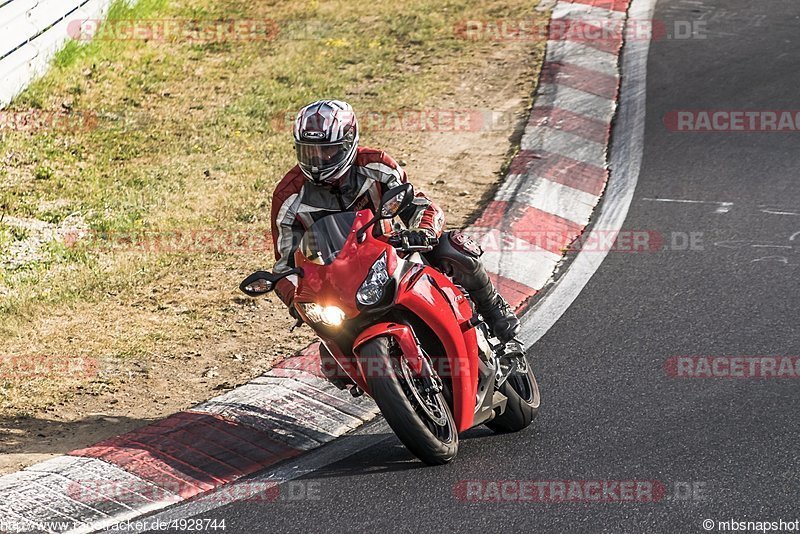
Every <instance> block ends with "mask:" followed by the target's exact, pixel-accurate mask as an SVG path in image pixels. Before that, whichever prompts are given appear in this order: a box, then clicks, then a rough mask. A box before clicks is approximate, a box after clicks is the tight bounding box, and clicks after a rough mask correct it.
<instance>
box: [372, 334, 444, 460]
mask: <svg viewBox="0 0 800 534" xmlns="http://www.w3.org/2000/svg"><path fill="white" fill-rule="evenodd" d="M358 357H359V360H360V361H361V365H362V369H364V370H365V373H364V374H365V375H366V376H365V379H366V382H367V385H368V386H369V390H370V394H371V396H372V398H373V399H374V400H375V403H376V404H377V405H378V408H380V410H381V414H383V417H384V418H385V419H386V422H387V423H389V426H390V427H391V428H392V430H393V431H394V433H395V434H397V437H398V438H400V441H402V442H403V444H404V445H405V446H406V447H407V448H408V450H410V451H411V452H412V453H413V454H414V456H416V457H417V458H419V459H420V460H422V461H423V462H425V463H426V464H428V465H442V464H446V463H448V462H450V461H451V460H452V459H453V458H455V456H456V453H457V452H458V430H457V428H456V424H455V421H454V420H453V414H452V412H451V411H450V407H449V406H448V404H447V402H446V401H445V399H444V396H443V395H442V393H441V392H438V393H433V392H430V391H426V390H425V386H426V383H425V381H424V380H422V379H421V378H419V377H416V376H414V375H413V373H412V372H411V370H410V369H409V368H408V364H407V363H406V361H405V358H403V357H402V356H393V355H392V354H391V342H390V339H389V338H388V337H378V338H375V339H371V340H370V341H368V342H366V343H365V344H364V345H363V346H362V347H361V348H360V350H359V354H358Z"/></svg>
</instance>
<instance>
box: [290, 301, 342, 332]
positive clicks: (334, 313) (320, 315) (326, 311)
mask: <svg viewBox="0 0 800 534" xmlns="http://www.w3.org/2000/svg"><path fill="white" fill-rule="evenodd" d="M300 305H301V306H302V307H303V313H305V315H306V318H308V320H309V321H311V322H312V323H322V324H324V325H326V326H339V325H340V324H342V321H344V319H345V315H344V312H343V311H342V309H341V308H339V307H338V306H320V305H319V304H317V303H316V302H303V303H301V304H300Z"/></svg>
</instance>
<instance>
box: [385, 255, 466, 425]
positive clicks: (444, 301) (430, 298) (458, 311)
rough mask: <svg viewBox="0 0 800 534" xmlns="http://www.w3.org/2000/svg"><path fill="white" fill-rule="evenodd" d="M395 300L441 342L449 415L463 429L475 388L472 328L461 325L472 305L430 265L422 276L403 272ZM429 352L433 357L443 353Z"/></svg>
mask: <svg viewBox="0 0 800 534" xmlns="http://www.w3.org/2000/svg"><path fill="white" fill-rule="evenodd" d="M397 304H399V305H400V306H403V307H405V308H408V309H409V310H410V311H412V312H413V313H414V314H416V315H417V316H419V317H420V318H421V319H422V320H423V321H425V323H426V324H427V325H428V326H429V327H430V328H431V329H432V330H433V331H434V333H436V335H437V336H438V337H439V340H440V341H441V342H442V345H444V349H445V352H446V353H447V354H446V356H447V361H448V363H449V367H450V376H451V379H452V383H453V417H454V418H455V422H456V425H458V430H459V432H463V431H464V430H467V429H468V428H470V427H472V422H473V420H474V416H475V398H476V395H477V392H478V340H477V337H476V335H475V330H474V329H469V330H467V331H466V332H462V328H461V325H462V324H463V323H464V322H466V321H469V320H470V319H471V318H472V307H471V306H470V304H469V302H468V301H467V300H466V298H464V296H463V295H461V293H460V292H459V291H458V290H457V289H456V288H455V287H454V286H453V283H452V282H451V281H450V280H449V279H448V278H447V277H446V276H444V275H443V274H441V273H440V272H438V271H436V270H435V269H432V268H430V267H425V269H424V273H423V274H422V276H419V275H416V276H409V275H407V276H406V279H404V280H403V282H402V284H401V288H400V291H399V293H398V297H397ZM430 356H431V357H433V359H434V360H436V359H437V358H436V357H437V356H443V355H438V354H431V355H430ZM441 374H442V375H445V376H446V375H447V373H445V372H441Z"/></svg>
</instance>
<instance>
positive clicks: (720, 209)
mask: <svg viewBox="0 0 800 534" xmlns="http://www.w3.org/2000/svg"><path fill="white" fill-rule="evenodd" d="M642 200H644V201H647V202H674V203H677V204H712V205H714V206H717V208H716V209H715V210H714V212H715V213H728V212H729V211H731V208H732V207H733V202H716V201H713V200H685V199H677V198H643V199H642Z"/></svg>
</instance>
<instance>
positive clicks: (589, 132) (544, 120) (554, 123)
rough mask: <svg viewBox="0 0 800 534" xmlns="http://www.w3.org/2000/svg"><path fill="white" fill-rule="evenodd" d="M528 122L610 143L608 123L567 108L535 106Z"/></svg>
mask: <svg viewBox="0 0 800 534" xmlns="http://www.w3.org/2000/svg"><path fill="white" fill-rule="evenodd" d="M528 124H530V125H533V126H541V127H543V128H553V129H554V130H558V131H561V132H567V133H570V134H572V135H577V136H580V137H583V138H584V139H588V140H589V141H592V142H593V143H598V144H601V145H605V144H606V143H608V135H609V132H608V126H607V123H605V122H601V121H598V120H595V119H592V118H590V117H587V116H585V115H581V114H579V113H573V112H572V111H568V110H566V109H560V108H546V107H535V108H533V109H532V110H531V116H530V119H529V122H528Z"/></svg>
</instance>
